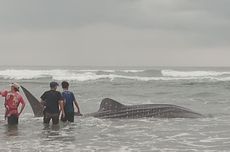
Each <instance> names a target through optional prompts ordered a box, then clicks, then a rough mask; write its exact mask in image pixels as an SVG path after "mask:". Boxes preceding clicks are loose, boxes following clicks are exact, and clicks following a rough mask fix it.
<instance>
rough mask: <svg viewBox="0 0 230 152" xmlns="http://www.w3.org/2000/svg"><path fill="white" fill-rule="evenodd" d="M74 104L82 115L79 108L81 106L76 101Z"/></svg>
mask: <svg viewBox="0 0 230 152" xmlns="http://www.w3.org/2000/svg"><path fill="white" fill-rule="evenodd" d="M74 104H75V106H76V108H77V111H78V113H79V114H81V112H80V107H79V105H78V103H77V101H76V100H74Z"/></svg>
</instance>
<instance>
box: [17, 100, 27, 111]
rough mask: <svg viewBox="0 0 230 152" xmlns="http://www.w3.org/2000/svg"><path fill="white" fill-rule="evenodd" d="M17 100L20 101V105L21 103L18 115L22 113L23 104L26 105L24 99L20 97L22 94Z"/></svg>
mask: <svg viewBox="0 0 230 152" xmlns="http://www.w3.org/2000/svg"><path fill="white" fill-rule="evenodd" d="M19 101H20V103H21V104H22V105H21V109H20V112H19V113H18V115H20V114H21V113H22V111H23V110H24V108H25V105H26V104H25V101H24V99H23V98H22V96H20V98H19Z"/></svg>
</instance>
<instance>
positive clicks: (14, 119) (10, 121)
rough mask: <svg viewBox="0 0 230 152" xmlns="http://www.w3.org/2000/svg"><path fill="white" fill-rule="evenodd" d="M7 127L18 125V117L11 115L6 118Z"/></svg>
mask: <svg viewBox="0 0 230 152" xmlns="http://www.w3.org/2000/svg"><path fill="white" fill-rule="evenodd" d="M7 121H8V125H17V124H18V116H17V115H11V116H9V117H7Z"/></svg>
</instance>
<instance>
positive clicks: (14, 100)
mask: <svg viewBox="0 0 230 152" xmlns="http://www.w3.org/2000/svg"><path fill="white" fill-rule="evenodd" d="M10 86H11V90H10V91H8V90H4V91H1V92H0V95H1V96H2V97H5V104H4V105H5V108H6V112H5V118H7V121H8V124H10V125H15V124H18V118H19V116H20V114H21V113H22V111H23V109H24V108H25V102H24V100H23V97H22V96H21V95H20V93H19V88H20V85H18V84H17V83H12V84H11V85H10ZM19 104H21V109H20V111H19V112H18V107H19Z"/></svg>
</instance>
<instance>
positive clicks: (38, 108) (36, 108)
mask: <svg viewBox="0 0 230 152" xmlns="http://www.w3.org/2000/svg"><path fill="white" fill-rule="evenodd" d="M21 88H22V90H23V92H24V94H25V96H26V98H27V100H28V101H29V103H30V106H31V107H32V110H33V112H34V116H35V117H41V116H43V106H42V105H41V103H40V102H39V101H38V99H36V98H35V97H34V96H33V95H32V94H31V93H30V92H29V91H28V90H27V89H26V88H24V87H23V86H21Z"/></svg>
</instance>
